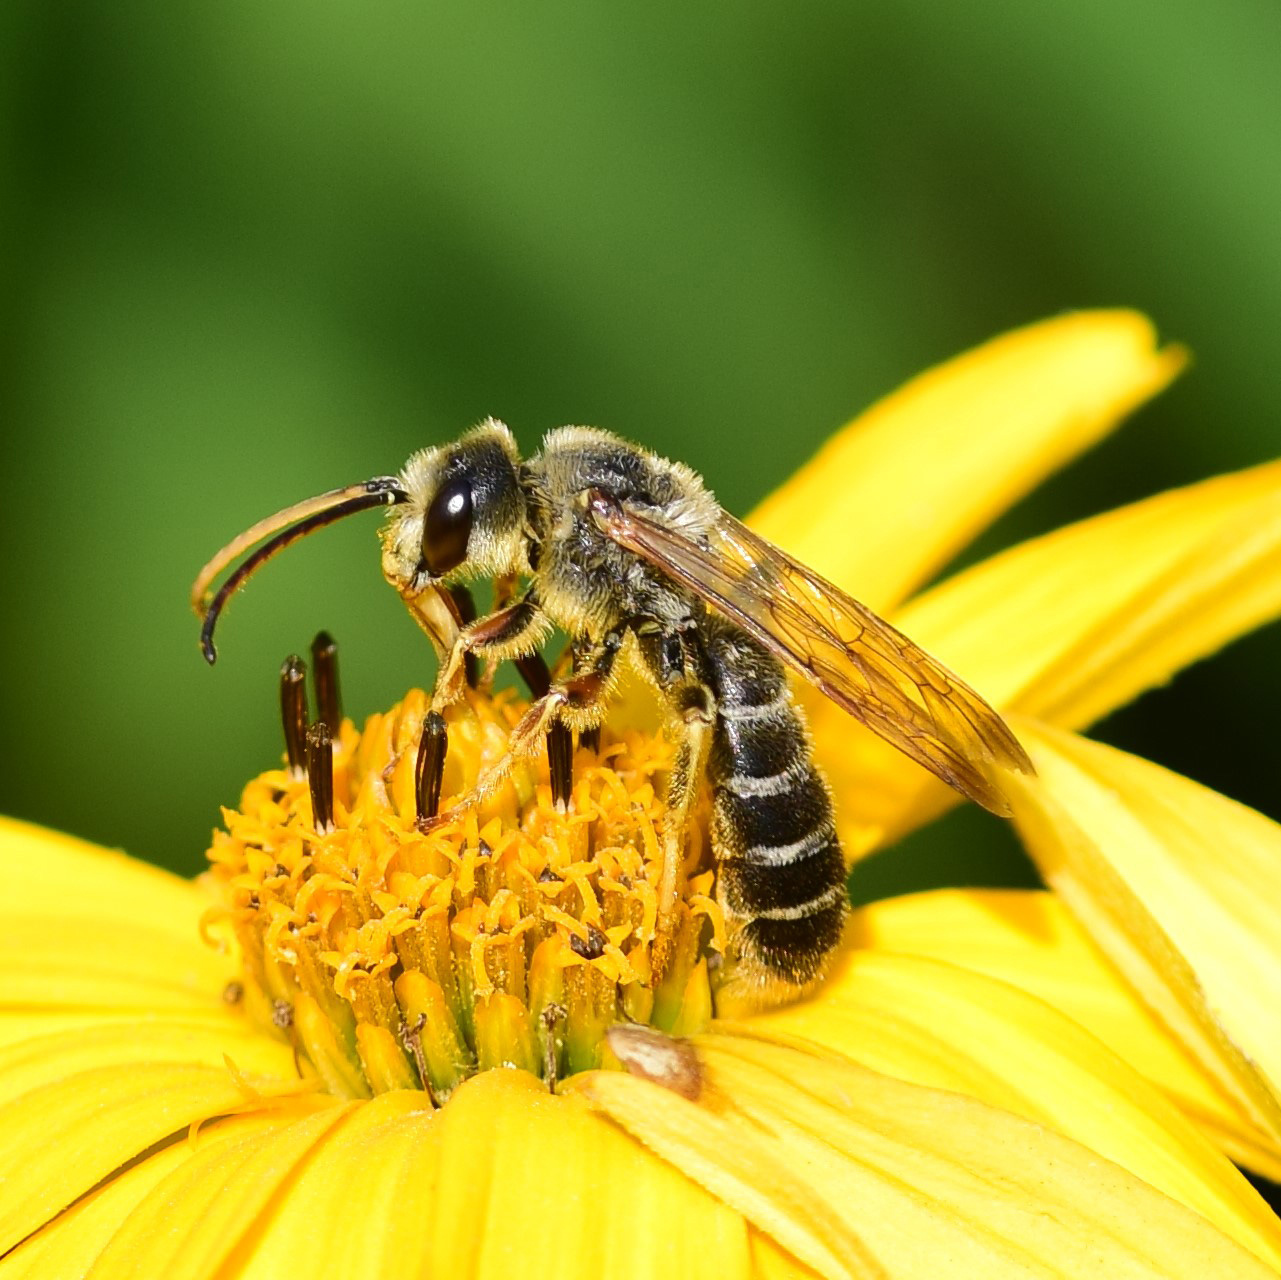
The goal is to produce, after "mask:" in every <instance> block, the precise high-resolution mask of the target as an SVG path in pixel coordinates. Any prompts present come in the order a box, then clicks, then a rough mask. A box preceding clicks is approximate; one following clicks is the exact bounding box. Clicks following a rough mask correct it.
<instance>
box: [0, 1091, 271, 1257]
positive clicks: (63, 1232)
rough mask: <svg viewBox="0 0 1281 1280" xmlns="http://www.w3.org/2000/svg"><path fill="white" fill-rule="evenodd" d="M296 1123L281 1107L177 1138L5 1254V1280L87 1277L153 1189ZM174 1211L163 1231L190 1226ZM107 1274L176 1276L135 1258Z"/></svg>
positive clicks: (180, 1207) (177, 1207)
mask: <svg viewBox="0 0 1281 1280" xmlns="http://www.w3.org/2000/svg"><path fill="white" fill-rule="evenodd" d="M291 1119H292V1117H291V1116H290V1115H288V1114H287V1113H286V1112H285V1110H284V1108H282V1109H281V1110H280V1111H278V1112H272V1113H267V1114H260V1115H251V1116H235V1117H232V1118H231V1119H228V1120H225V1121H221V1122H217V1123H214V1124H210V1125H207V1126H205V1127H204V1128H203V1129H201V1130H200V1133H199V1136H198V1138H197V1139H196V1140H195V1141H188V1139H187V1138H186V1136H185V1135H184V1136H181V1137H178V1138H176V1139H175V1140H174V1141H172V1142H170V1143H169V1144H167V1145H165V1146H162V1147H160V1148H158V1149H157V1150H155V1151H153V1152H151V1153H150V1154H149V1155H148V1156H147V1158H146V1159H145V1160H139V1161H137V1162H136V1163H134V1164H131V1165H129V1166H128V1167H127V1168H125V1169H123V1170H122V1171H120V1172H119V1173H117V1174H116V1175H115V1176H114V1177H111V1178H108V1179H107V1180H106V1181H105V1182H103V1183H101V1184H100V1185H99V1186H97V1187H95V1188H94V1189H93V1190H92V1191H91V1192H89V1194H88V1195H86V1196H83V1197H82V1198H81V1199H79V1200H77V1201H76V1202H75V1203H74V1204H73V1205H72V1206H71V1207H70V1208H69V1209H67V1210H66V1211H65V1212H63V1213H60V1214H59V1215H58V1216H57V1217H56V1218H54V1219H53V1221H52V1222H50V1223H49V1224H48V1225H46V1226H45V1227H43V1228H41V1230H40V1231H38V1232H36V1234H35V1235H33V1236H29V1237H28V1238H27V1239H26V1240H24V1241H23V1242H22V1243H21V1244H20V1245H18V1246H17V1247H16V1248H15V1249H13V1250H11V1251H10V1252H9V1253H7V1254H5V1256H4V1258H3V1259H0V1280H49V1278H50V1277H59V1278H61V1277H67V1280H70V1278H71V1277H81V1276H88V1275H89V1274H90V1271H91V1269H92V1268H93V1265H94V1263H95V1261H96V1260H98V1259H99V1257H100V1255H101V1254H102V1252H103V1249H104V1248H105V1247H107V1246H108V1245H109V1243H110V1242H111V1241H112V1240H113V1238H114V1237H116V1235H117V1233H118V1232H119V1231H120V1230H121V1228H122V1224H123V1225H125V1226H126V1227H127V1225H128V1224H129V1223H130V1222H131V1221H132V1219H133V1215H134V1214H136V1213H137V1212H138V1211H139V1206H141V1205H143V1204H145V1203H146V1202H147V1200H148V1197H149V1196H150V1195H151V1194H152V1192H153V1190H154V1188H156V1187H157V1186H158V1185H163V1184H165V1183H166V1182H167V1180H168V1179H169V1178H170V1177H171V1175H173V1174H175V1172H176V1171H178V1170H180V1169H182V1168H183V1167H185V1166H186V1165H187V1164H188V1163H189V1162H190V1161H191V1160H192V1159H193V1158H194V1157H195V1156H196V1155H197V1153H199V1154H200V1155H202V1156H204V1155H206V1154H209V1153H211V1152H212V1151H213V1150H214V1149H215V1148H218V1147H225V1146H227V1145H237V1144H240V1143H243V1142H245V1141H246V1139H248V1138H249V1137H250V1136H252V1135H254V1134H257V1133H261V1132H264V1131H271V1130H273V1129H276V1128H281V1127H283V1126H284V1125H286V1124H287V1123H289V1121H290V1120H291ZM224 1190H226V1191H228V1192H231V1193H235V1192H236V1191H237V1188H235V1187H233V1186H231V1185H230V1184H228V1185H227V1186H226V1187H225V1188H224ZM170 1208H171V1214H170V1216H169V1217H168V1218H167V1219H166V1220H165V1223H164V1231H165V1232H170V1231H174V1230H179V1231H180V1230H181V1228H182V1227H183V1226H185V1225H186V1223H184V1222H183V1221H182V1217H183V1204H182V1203H173V1202H171V1205H170ZM95 1274H97V1273H95ZM108 1274H109V1275H110V1274H114V1275H116V1276H119V1275H131V1276H151V1275H165V1276H166V1278H168V1276H169V1275H170V1274H171V1273H169V1272H161V1271H154V1270H151V1269H150V1268H148V1267H146V1266H145V1265H142V1263H141V1259H131V1260H130V1265H129V1266H128V1267H124V1268H122V1269H117V1270H116V1271H115V1272H114V1273H111V1272H109V1273H108ZM199 1274H209V1273H207V1272H206V1273H199Z"/></svg>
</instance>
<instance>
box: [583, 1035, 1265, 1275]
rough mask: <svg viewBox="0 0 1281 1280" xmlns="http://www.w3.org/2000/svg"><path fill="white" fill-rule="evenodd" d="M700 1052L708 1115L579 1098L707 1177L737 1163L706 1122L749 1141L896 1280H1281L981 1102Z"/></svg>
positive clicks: (1165, 1204) (1126, 1179)
mask: <svg viewBox="0 0 1281 1280" xmlns="http://www.w3.org/2000/svg"><path fill="white" fill-rule="evenodd" d="M695 1043H696V1045H697V1049H698V1052H699V1054H700V1057H701V1058H702V1059H703V1062H704V1066H705V1070H706V1079H707V1086H708V1093H707V1099H708V1100H707V1102H706V1104H705V1105H700V1104H695V1103H691V1102H686V1101H685V1100H684V1099H683V1098H679V1097H676V1096H675V1095H674V1094H670V1093H665V1091H663V1090H662V1089H660V1088H658V1087H657V1086H654V1085H650V1084H649V1083H648V1082H647V1081H643V1080H629V1079H628V1078H625V1077H620V1076H617V1075H611V1074H609V1073H599V1074H595V1075H591V1076H588V1077H585V1078H583V1081H582V1084H581V1085H579V1088H581V1089H582V1090H583V1092H584V1093H586V1095H587V1096H588V1097H589V1098H590V1100H591V1101H592V1103H593V1105H595V1106H597V1107H599V1108H600V1109H601V1110H603V1111H604V1112H605V1113H606V1114H608V1115H610V1116H612V1117H613V1118H614V1119H615V1120H617V1121H618V1123H619V1124H621V1125H623V1126H624V1127H625V1128H627V1129H628V1130H629V1131H630V1132H632V1133H634V1134H635V1135H636V1136H637V1137H638V1138H639V1139H640V1140H641V1141H642V1142H644V1143H646V1144H647V1145H650V1146H652V1147H653V1148H654V1149H655V1150H657V1151H660V1152H662V1153H663V1154H665V1155H666V1156H667V1157H668V1158H669V1159H671V1160H672V1161H673V1162H674V1163H677V1164H679V1165H680V1166H681V1167H683V1168H687V1169H689V1170H690V1171H691V1174H692V1176H694V1177H699V1176H700V1174H699V1170H701V1169H702V1168H705V1167H707V1166H708V1165H709V1164H711V1165H713V1166H715V1165H717V1164H720V1163H731V1162H732V1157H733V1148H732V1147H727V1146H721V1147H719V1148H716V1147H711V1148H709V1147H708V1146H707V1145H706V1144H707V1142H708V1140H709V1139H711V1140H712V1141H717V1142H719V1141H721V1140H722V1138H723V1135H722V1134H721V1132H720V1131H719V1130H718V1129H716V1128H714V1127H713V1128H712V1129H711V1130H710V1131H709V1126H708V1125H707V1124H706V1119H705V1117H707V1116H708V1115H709V1114H710V1115H711V1116H712V1118H713V1119H716V1120H719V1121H721V1122H722V1127H723V1128H726V1129H728V1130H731V1131H737V1132H739V1133H742V1134H744V1135H747V1137H746V1138H745V1139H744V1143H745V1144H746V1143H750V1144H751V1145H756V1144H759V1145H760V1146H761V1147H763V1148H764V1150H765V1152H766V1153H767V1155H769V1156H770V1157H772V1161H773V1164H774V1165H776V1166H777V1167H779V1168H784V1169H788V1170H791V1171H793V1172H794V1173H795V1175H796V1176H797V1177H800V1178H803V1179H804V1180H805V1182H806V1183H807V1184H808V1187H809V1192H810V1197H811V1202H812V1205H813V1207H814V1208H815V1209H819V1208H822V1207H830V1208H833V1209H835V1210H836V1211H837V1212H839V1213H840V1214H841V1215H842V1216H843V1217H844V1218H845V1219H846V1220H847V1221H848V1222H849V1223H850V1224H851V1225H852V1226H853V1227H854V1228H855V1229H856V1230H857V1231H858V1232H859V1234H860V1236H861V1237H862V1238H863V1239H864V1240H865V1241H866V1244H867V1246H868V1247H869V1248H870V1250H871V1253H872V1255H873V1256H874V1257H875V1258H876V1260H877V1261H878V1262H879V1263H880V1264H881V1266H882V1267H883V1268H884V1271H885V1273H886V1274H887V1275H889V1276H893V1277H895V1280H898V1278H899V1277H905V1278H913V1277H920V1278H921V1280H925V1278H926V1277H928V1278H929V1280H937V1277H938V1276H940V1275H958V1276H982V1277H984V1280H1004V1278H1005V1277H1012V1276H1019V1277H1030V1276H1049V1275H1054V1276H1064V1277H1072V1276H1082V1277H1091V1278H1094V1277H1099V1276H1108V1277H1114V1276H1127V1277H1138V1276H1151V1277H1157V1276H1160V1277H1165V1278H1166V1280H1169V1278H1170V1277H1181V1276H1187V1277H1197V1278H1198V1280H1200V1278H1201V1277H1205V1276H1211V1275H1213V1276H1233V1277H1247V1276H1248V1277H1260V1278H1261V1277H1263V1276H1269V1275H1275V1273H1273V1272H1271V1271H1270V1270H1269V1269H1267V1268H1266V1267H1264V1266H1263V1265H1262V1264H1261V1263H1259V1262H1258V1261H1257V1260H1255V1259H1254V1258H1253V1257H1252V1256H1251V1255H1250V1254H1249V1253H1247V1252H1246V1251H1245V1250H1243V1249H1241V1247H1240V1246H1239V1245H1237V1244H1235V1243H1234V1242H1233V1241H1231V1240H1229V1239H1228V1238H1227V1237H1226V1236H1225V1235H1223V1233H1222V1232H1220V1231H1218V1230H1217V1229H1216V1228H1215V1227H1213V1226H1211V1225H1210V1224H1209V1223H1208V1222H1206V1221H1205V1219H1203V1218H1201V1217H1199V1216H1198V1215H1196V1214H1194V1213H1192V1212H1191V1211H1190V1210H1188V1209H1186V1208H1184V1207H1183V1206H1181V1205H1178V1204H1176V1203H1175V1202H1174V1201H1172V1200H1170V1199H1169V1198H1168V1197H1166V1196H1164V1195H1161V1194H1160V1193H1158V1192H1156V1191H1154V1190H1152V1188H1150V1187H1148V1186H1147V1185H1146V1184H1145V1183H1143V1182H1141V1181H1140V1180H1138V1179H1137V1178H1135V1177H1133V1176H1132V1175H1131V1174H1128V1173H1126V1172H1125V1171H1124V1170H1122V1169H1120V1168H1118V1167H1117V1166H1115V1165H1112V1164H1110V1163H1108V1162H1107V1161H1105V1160H1103V1159H1101V1158H1100V1157H1099V1156H1098V1155H1097V1154H1096V1153H1094V1152H1092V1151H1088V1150H1087V1149H1085V1148H1083V1147H1081V1146H1078V1145H1077V1144H1076V1143H1073V1142H1071V1141H1070V1140H1069V1139H1067V1138H1064V1137H1062V1136H1061V1135H1059V1134H1057V1133H1054V1132H1052V1131H1051V1130H1048V1129H1045V1128H1042V1127H1041V1126H1039V1125H1035V1124H1031V1123H1029V1122H1028V1121H1026V1120H1022V1119H1019V1118H1017V1117H1015V1116H1012V1115H1009V1114H1008V1113H1006V1112H1003V1111H1000V1110H998V1109H996V1108H993V1107H989V1106H987V1105H986V1104H984V1103H981V1102H978V1101H976V1100H975V1099H973V1098H969V1097H966V1096H964V1095H961V1094H955V1093H946V1092H941V1091H938V1090H933V1089H926V1088H922V1087H921V1086H919V1085H914V1084H909V1083H907V1082H904V1081H901V1080H895V1079H892V1078H890V1077H888V1076H881V1075H878V1074H876V1073H875V1072H871V1071H867V1070H866V1069H864V1068H861V1067H858V1066H856V1065H855V1064H853V1063H850V1062H847V1061H844V1060H840V1059H835V1060H828V1059H820V1058H817V1057H814V1056H812V1055H810V1054H807V1053H803V1052H800V1051H798V1050H796V1049H793V1048H789V1047H786V1046H780V1045H773V1044H768V1043H761V1042H756V1041H750V1040H744V1039H742V1038H740V1037H737V1036H733V1035H709V1036H704V1037H699V1038H698V1039H697V1040H696V1041H695ZM743 1173H744V1176H745V1177H752V1176H757V1166H755V1165H753V1166H748V1167H746V1168H745V1169H744V1170H743Z"/></svg>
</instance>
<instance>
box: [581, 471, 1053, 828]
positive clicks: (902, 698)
mask: <svg viewBox="0 0 1281 1280" xmlns="http://www.w3.org/2000/svg"><path fill="white" fill-rule="evenodd" d="M592 512H593V514H594V515H595V517H596V519H597V522H598V523H599V525H600V527H601V528H602V530H603V531H604V532H605V533H606V535H607V536H608V537H610V538H611V539H612V540H613V541H615V542H617V543H618V544H619V545H620V546H623V547H626V548H627V549H628V550H630V551H633V552H635V553H636V554H637V555H639V556H641V557H642V558H643V559H645V560H647V561H649V563H650V564H652V565H654V566H655V568H657V569H659V570H661V571H662V572H663V573H664V574H665V575H667V576H668V577H670V578H672V579H674V580H675V581H677V582H679V583H680V584H681V585H682V586H685V587H687V588H689V590H690V591H692V592H693V593H694V594H695V595H696V596H698V597H699V598H700V599H702V600H704V601H706V602H707V603H708V604H709V605H711V606H712V607H713V608H714V609H716V610H718V611H719V612H720V613H723V614H724V615H725V616H726V617H727V618H729V619H730V620H731V621H732V622H735V623H737V624H738V625H739V626H740V627H742V628H743V630H744V631H746V632H747V633H748V634H749V635H751V636H753V637H755V639H757V640H758V641H760V643H761V644H763V645H764V646H765V647H766V648H767V649H769V650H770V651H771V652H772V653H774V654H775V655H776V656H777V657H778V658H780V659H781V660H782V661H783V662H784V663H786V664H787V665H788V666H790V667H792V668H793V669H794V670H796V671H798V672H799V673H800V674H801V675H803V676H804V677H805V678H806V679H807V680H809V681H810V683H811V684H813V685H815V686H816V687H817V688H818V689H820V690H821V691H822V692H823V693H825V694H826V695H827V696H828V697H829V698H831V699H832V701H833V702H835V703H836V704H837V705H838V706H840V707H842V708H844V709H845V710H846V711H848V712H849V713H850V715H852V716H853V717H854V718H855V719H856V720H859V721H861V722H862V723H863V724H865V725H866V726H867V727H868V728H869V729H871V730H872V732H873V733H876V734H879V735H880V736H881V737H882V738H884V739H885V740H886V741H887V742H889V743H891V744H892V745H893V746H895V747H897V748H898V749H899V750H900V751H902V752H903V753H904V754H905V755H907V756H910V757H911V758H912V759H913V760H915V761H916V762H917V763H918V764H921V765H924V767H925V768H927V769H928V770H929V771H930V772H931V773H933V774H935V775H936V776H937V777H939V778H941V779H942V780H943V781H944V782H946V783H948V784H949V785H950V786H952V787H955V788H956V790H958V791H960V792H961V793H962V794H963V795H966V796H969V797H970V799H972V800H976V801H977V802H978V803H979V804H981V805H983V807H984V808H986V809H990V810H991V811H992V812H993V813H997V814H1001V815H1002V816H1008V815H1009V812H1010V808H1009V805H1008V803H1007V802H1006V800H1005V797H1004V796H1003V795H1002V794H1001V792H1000V791H999V790H998V789H997V787H996V786H995V785H994V784H993V782H992V781H991V778H990V777H989V772H988V767H987V766H991V765H999V766H1001V767H1003V768H1007V769H1015V770H1018V771H1019V772H1022V773H1032V772H1034V770H1033V768H1032V762H1031V761H1030V760H1029V759H1028V757H1027V753H1026V752H1025V751H1024V750H1023V748H1022V746H1020V745H1019V741H1018V739H1017V738H1015V736H1014V735H1013V733H1011V732H1010V729H1009V727H1008V726H1007V725H1006V723H1005V721H1003V720H1002V719H1001V717H1000V716H999V715H998V714H997V713H996V712H995V711H994V710H993V709H992V708H991V707H990V706H989V705H988V704H987V703H986V702H985V701H984V700H983V699H982V698H981V697H979V695H978V694H977V693H975V692H974V690H973V689H971V688H970V687H969V685H967V684H966V683H965V682H964V681H963V680H961V679H960V677H959V676H956V675H953V674H952V672H950V671H949V670H948V669H947V668H946V667H944V666H943V665H942V664H941V663H939V662H936V661H935V660H934V659H933V658H931V657H930V656H929V654H927V653H926V652H925V651H924V650H922V649H921V648H920V647H919V646H918V645H916V644H915V643H914V642H913V641H911V640H909V639H908V637H907V636H905V635H904V634H903V633H902V632H901V631H899V630H897V629H896V628H894V627H892V626H890V624H889V623H888V622H886V621H884V619H882V618H878V617H877V616H876V614H874V613H873V612H872V611H871V610H870V609H868V608H867V607H866V606H865V605H862V604H859V602H858V601H857V600H854V599H852V598H851V597H850V596H847V595H846V594H845V592H843V591H842V590H841V589H840V588H839V587H837V586H834V585H833V584H832V583H830V582H828V581H827V580H826V579H825V578H822V577H820V576H819V575H818V574H817V573H815V572H814V571H813V570H812V569H807V568H806V567H805V566H804V565H803V564H800V563H799V562H798V561H796V560H793V559H792V558H791V557H790V556H789V555H787V554H786V553H785V552H783V551H781V550H780V549H779V548H778V547H776V546H774V544H773V543H772V542H767V541H766V540H765V539H764V538H762V537H760V536H759V535H757V534H755V533H753V532H752V531H751V530H750V529H749V528H748V527H747V526H746V525H745V524H743V523H742V522H741V521H738V520H735V519H734V517H733V516H731V515H728V514H726V513H722V514H721V516H720V519H719V521H718V523H717V525H716V526H715V528H714V529H712V531H711V533H710V534H709V535H706V537H705V538H704V537H702V536H700V537H697V538H696V537H695V536H693V535H692V534H689V533H686V532H684V531H682V530H681V529H679V528H677V527H674V526H672V525H671V524H668V523H664V522H661V521H659V520H657V519H655V518H654V516H653V515H652V514H651V513H650V512H648V511H647V510H646V509H643V508H640V507H637V506H635V505H633V504H631V503H620V502H618V501H617V500H616V499H613V498H611V497H609V496H608V495H605V494H602V493H600V492H594V493H593V495H592Z"/></svg>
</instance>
